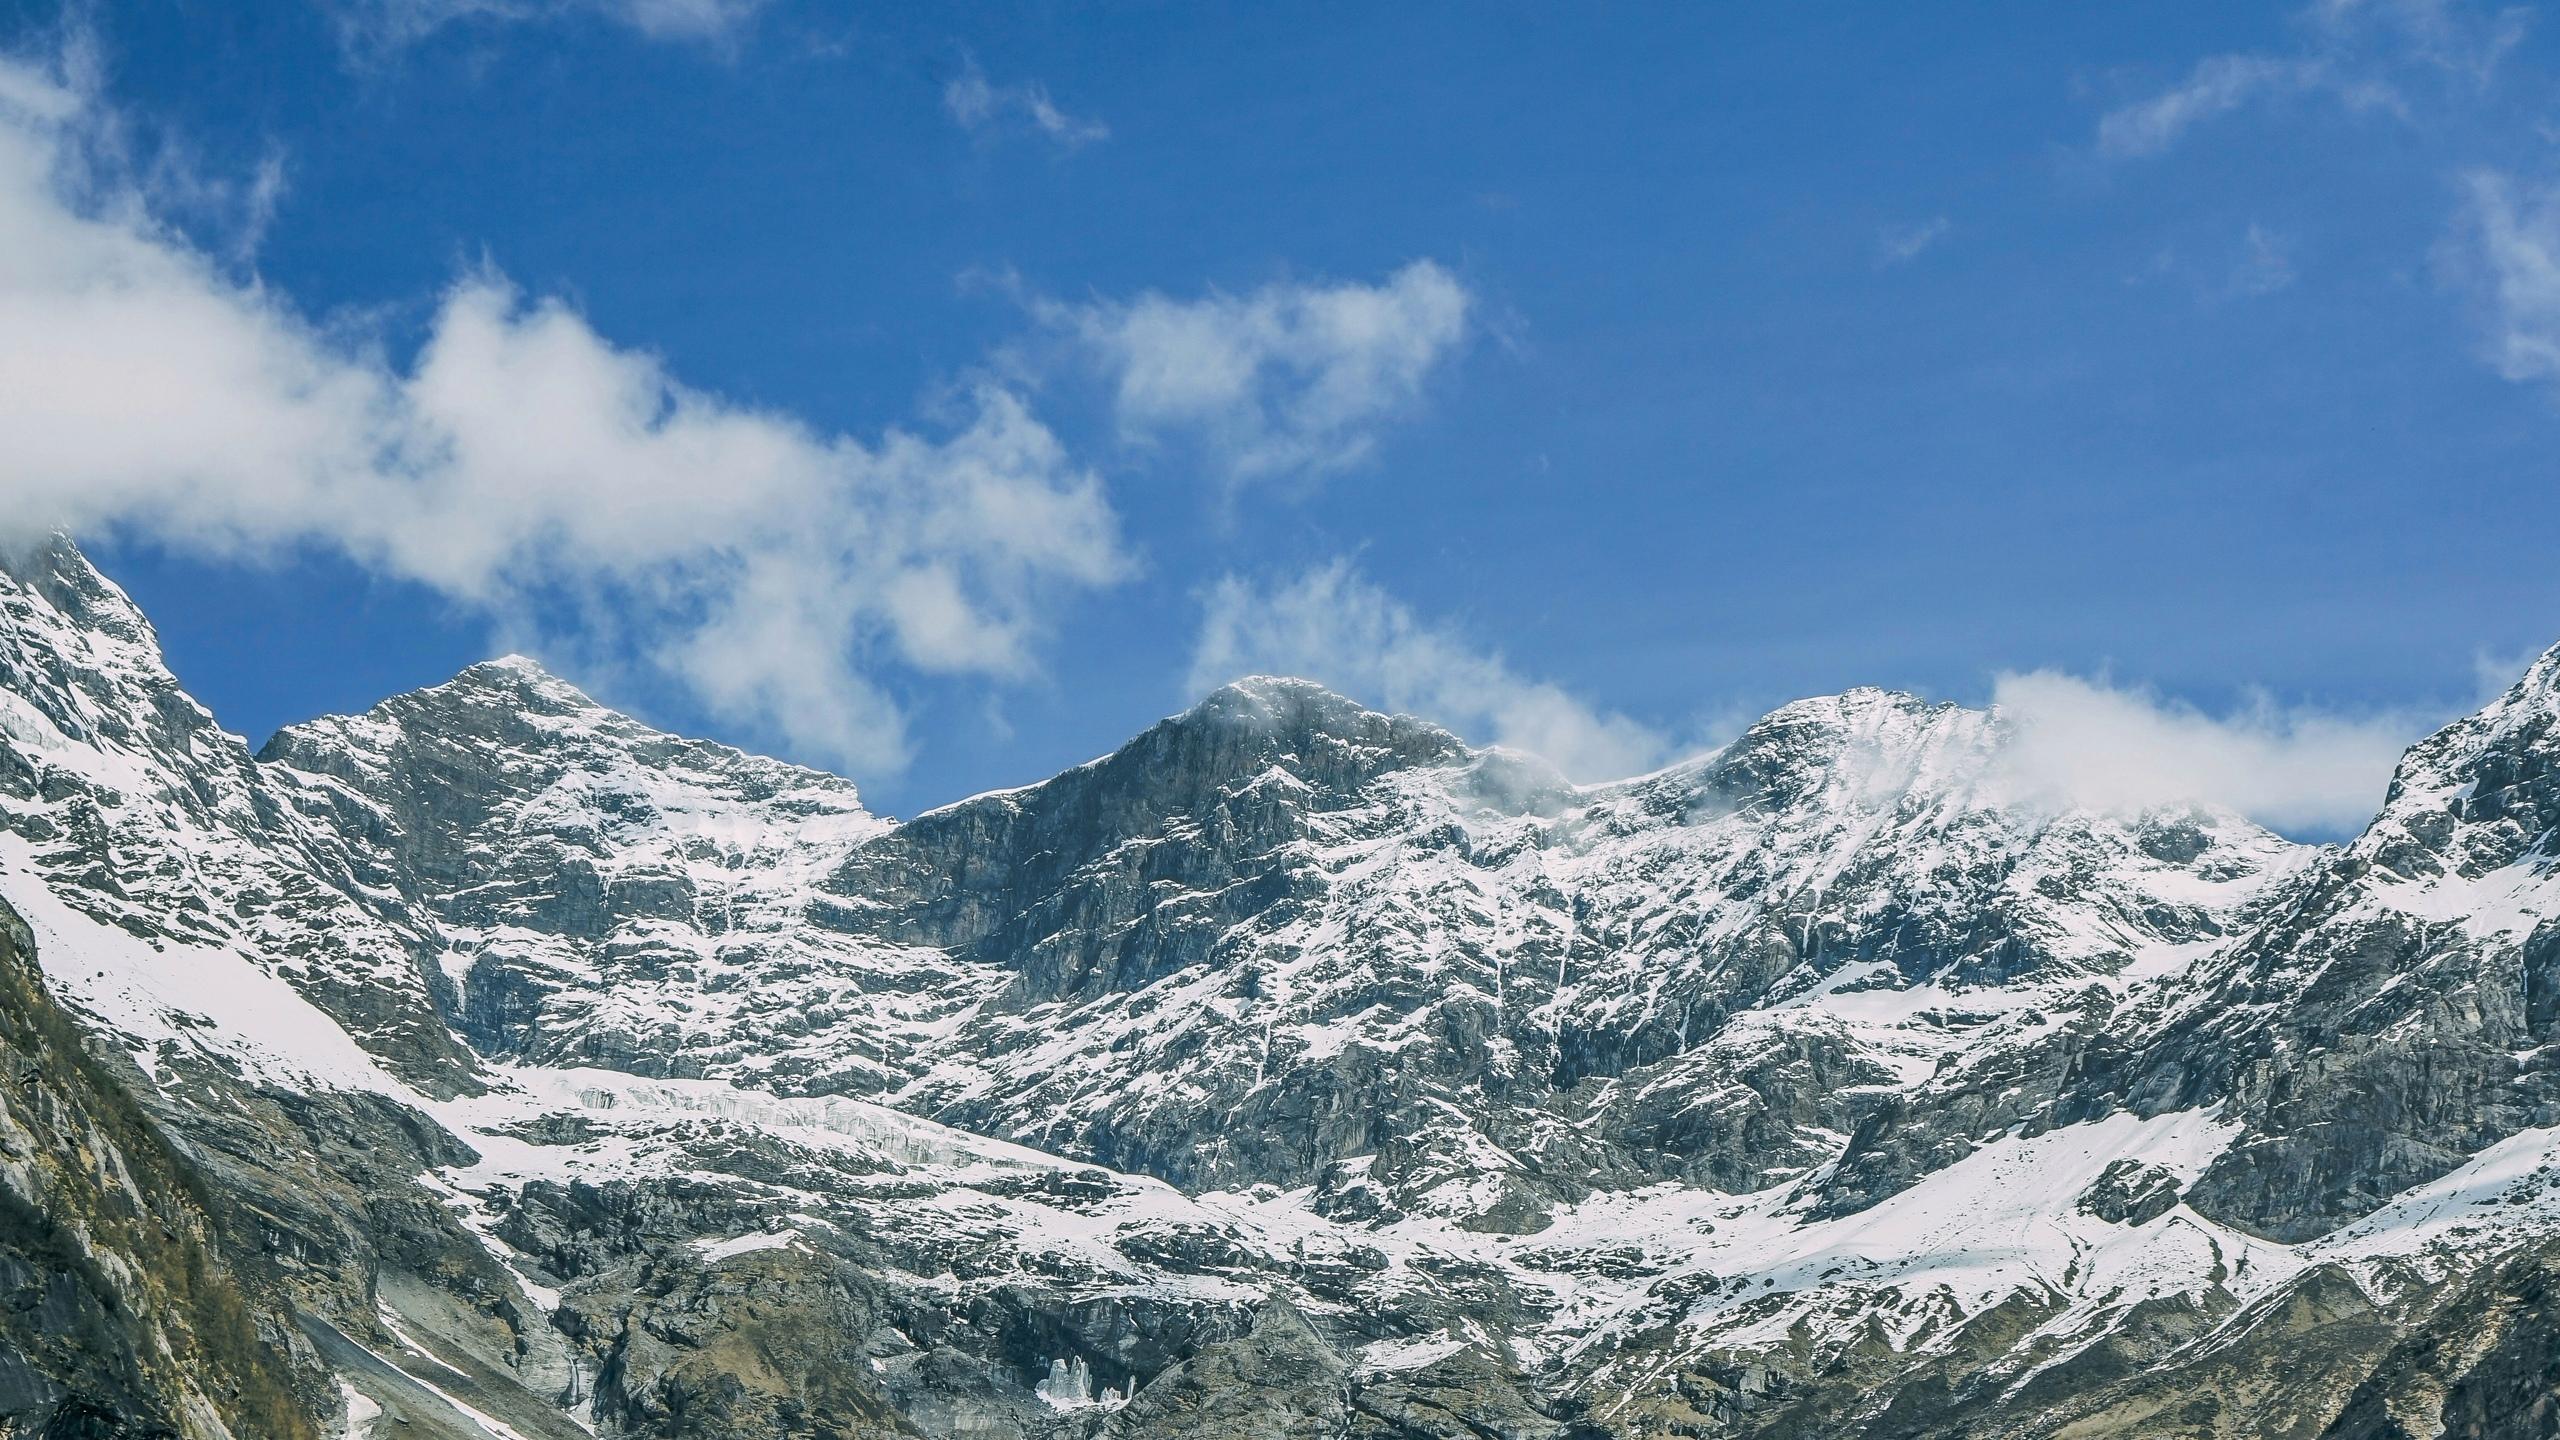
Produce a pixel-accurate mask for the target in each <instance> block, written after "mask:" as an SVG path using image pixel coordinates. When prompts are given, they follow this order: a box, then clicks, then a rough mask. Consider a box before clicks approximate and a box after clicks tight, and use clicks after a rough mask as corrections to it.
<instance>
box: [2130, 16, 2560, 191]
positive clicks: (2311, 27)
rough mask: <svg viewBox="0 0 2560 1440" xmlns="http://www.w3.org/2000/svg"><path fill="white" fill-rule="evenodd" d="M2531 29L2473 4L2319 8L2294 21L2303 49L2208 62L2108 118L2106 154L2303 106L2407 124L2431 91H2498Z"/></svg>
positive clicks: (2166, 144) (2147, 152)
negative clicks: (2304, 100) (2258, 112)
mask: <svg viewBox="0 0 2560 1440" xmlns="http://www.w3.org/2000/svg"><path fill="white" fill-rule="evenodd" d="M2526 23H2527V14H2526V12H2524V11H2523V10H2521V9H2517V8H2514V7H2505V6H2475V5H2472V4H2467V3H2465V0H2316V3H2314V4H2311V5H2309V6H2307V7H2305V8H2304V9H2302V10H2301V11H2299V12H2298V13H2296V14H2295V16H2294V17H2293V28H2294V30H2295V32H2296V36H2297V40H2296V43H2295V44H2294V45H2293V46H2291V47H2289V48H2286V49H2282V50H2278V51H2272V52H2259V53H2248V52H2234V53H2229V54H2221V55H2208V56H2206V57H2204V58H2203V59H2201V60H2198V61H2196V62H2195V64H2194V65H2193V66H2192V67H2190V68H2189V70H2188V71H2187V74H2186V75H2185V76H2184V78H2182V79H2180V80H2179V81H2178V82H2177V83H2176V84H2173V85H2171V86H2169V87H2168V88H2166V89H2164V90H2160V91H2158V92H2156V93H2153V94H2150V95H2146V96H2143V97H2142V98H2140V99H2136V100H2132V101H2128V102H2127V103H2125V104H2122V105H2118V106H2116V107H2115V108H2113V109H2110V110H2108V111H2107V112H2106V113H2105V114H2104V115H2102V116H2100V117H2099V119H2098V129H2097V143H2096V148H2097V153H2098V154H2099V155H2100V156H2101V157H2103V158H2106V159H2110V160H2126V159H2135V158H2141V157H2146V156H2155V155H2160V154H2163V153H2165V152H2167V151H2169V150H2171V149H2173V148H2175V147H2176V146H2177V145H2178V144H2179V143H2180V142H2181V141H2183V140H2184V139H2186V137H2187V136H2188V135H2189V134H2190V133H2191V132H2193V131H2195V130H2197V129H2199V128H2201V127H2202V126H2204V125H2206V124H2207V123H2209V122H2211V121H2214V120H2216V119H2219V118H2221V117H2223V116H2226V115H2230V114H2232V113H2233V112H2235V111H2239V110H2242V109H2244V108H2247V107H2249V106H2252V105H2259V104H2266V103H2271V102H2276V101H2281V100H2286V99H2291V98H2298V97H2320V98H2324V99H2326V100H2329V101H2332V102H2334V103H2336V104H2338V105H2340V106H2343V107H2345V108H2346V109H2348V110H2351V111H2358V112H2367V111H2377V112H2383V113H2388V114H2393V115H2398V116H2402V117H2404V118H2406V117H2409V116H2411V115H2412V114H2413V113H2414V112H2415V108H2416V100H2415V97H2416V95H2417V94H2418V93H2420V92H2421V91H2422V90H2423V89H2424V87H2426V86H2427V85H2430V84H2432V85H2436V86H2438V87H2443V86H2447V85H2449V86H2450V87H2452V91H2454V92H2460V91H2473V92H2476V91H2479V90H2482V89H2485V88H2486V87H2488V86H2489V85H2490V83H2491V82H2492V80H2493V79H2494V77H2495V75H2496V72H2497V69H2498V66H2499V64H2500V62H2501V61H2503V60H2504V59H2505V57H2506V55H2507V52H2508V51H2510V50H2512V49H2514V48H2515V46H2516V44H2517V42H2518V41H2520V40H2521V39H2522V38H2523V36H2524V29H2525V25H2526Z"/></svg>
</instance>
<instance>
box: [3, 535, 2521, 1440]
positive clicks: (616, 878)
mask: <svg viewBox="0 0 2560 1440" xmlns="http://www.w3.org/2000/svg"><path fill="white" fill-rule="evenodd" d="M2009 744H2010V737H2009V734H2008V731H2007V728H2006V722H2004V721H2003V720H2002V719H2001V718H2000V717H1999V716H1998V715H1996V714H1988V713H1985V712H1980V711H1973V710H1967V709H1963V708H1960V707H1955V706H1948V705H1931V704H1927V703H1924V702H1922V701H1920V700H1917V699H1914V698H1912V697H1910V696H1907V695H1899V694H1893V693H1889V692H1884V691H1876V690H1859V691H1852V692H1849V693H1847V694H1844V695H1839V696H1832V697H1825V698H1821V699H1814V700H1807V701H1801V702H1798V703H1796V704H1793V705H1790V706H1787V707H1785V708H1783V709H1781V710H1779V711H1776V712H1775V713H1773V714H1771V715H1769V716H1767V717H1765V718H1763V719H1762V720H1761V721H1759V722H1758V723H1757V724H1755V725H1753V726H1752V727H1751V728H1750V729H1749V730H1748V731H1747V732H1746V733H1745V734H1744V735H1743V736H1742V737H1741V738H1740V739H1738V740H1736V741H1735V742H1734V743H1733V744H1731V745H1729V746H1727V747H1725V748H1724V749H1722V750H1720V751H1718V752H1716V753H1714V754H1711V755H1708V756H1705V757H1702V758H1700V759H1697V760H1695V761H1692V762H1689V763H1686V764H1683V765H1680V766H1677V767H1674V768H1672V769H1670V770H1667V771H1664V772H1662V773H1660V774H1656V775H1652V776H1647V777H1643V778H1640V779H1636V780H1631V781H1624V782H1619V783H1616V784H1610V785H1601V786H1576V785H1572V784H1569V783H1567V782H1566V781H1565V780H1564V779H1563V778H1562V777H1561V776H1560V775H1558V774H1556V773H1555V772H1553V771H1552V770H1551V769H1549V768H1548V767H1546V766H1545V765H1544V764H1542V763H1541V762H1539V761H1537V760H1535V759H1533V758H1530V757H1527V756H1522V755H1518V754H1513V753H1508V752H1503V751H1499V750H1481V749H1475V748H1471V747H1469V746H1467V745H1466V744H1464V743H1463V742H1461V741H1460V740H1458V739H1457V738H1456V737H1454V736H1452V735H1450V734H1448V733H1447V732H1445V731H1442V730H1440V729H1438V728H1436V727H1434V726H1431V725H1429V724H1426V723H1424V722H1421V721H1417V720H1414V719H1411V718H1408V717H1398V716H1387V715H1380V714H1377V713H1374V712H1371V711H1368V710H1366V709H1364V708H1362V707H1360V706H1358V705H1356V704H1354V703H1352V702H1350V701H1348V700H1345V699H1343V698H1342V697H1340V696H1337V695H1333V694H1330V693H1328V692H1326V691H1324V690H1322V689H1320V688H1317V687H1315V686H1312V685H1307V684H1305V683H1302V682H1298V681H1289V680H1250V681H1244V682H1240V683H1238V684H1236V685H1233V686H1230V687H1228V688H1226V689H1224V690H1221V691H1219V692H1217V693H1216V694H1214V695H1212V696H1210V697H1209V698H1207V699H1206V700H1204V701H1202V702H1201V703H1200V704H1199V705H1198V706H1196V707H1194V708H1193V709H1191V710H1189V711H1187V712H1185V713H1184V714H1181V715H1178V716H1175V717H1172V718H1170V719H1167V720H1165V721H1163V722H1162V723H1160V724H1158V725H1157V726H1155V727H1153V728H1152V729H1150V730H1148V731H1147V732H1146V733H1144V734H1142V735H1140V736H1138V737H1137V738H1136V739H1134V740H1132V741H1131V742H1130V743H1129V744H1128V745H1126V746H1124V747H1122V748H1121V749H1120V750H1118V751H1115V752H1114V753H1113V754H1111V755H1108V756H1105V757H1103V758H1101V759H1098V760H1095V761H1093V762H1091V763H1090V764H1087V765H1083V766H1080V767H1077V768H1076V769H1074V770H1070V771H1068V772H1066V773H1065V774H1062V775H1060V776H1058V777H1056V778H1055V779H1052V780H1049V781H1046V782H1044V783H1041V784H1039V785H1034V786H1030V787H1026V788H1024V789H1020V790H1013V791H1006V792H1001V793H997V794H992V795H985V796H980V797H977V798H974V799H971V800H967V801H963V802H961V803H959V804H957V805H953V806H949V807H946V808H944V809H940V810H936V811H933V812H930V813H928V814H925V815H922V816H919V817H916V818H914V819H912V820H907V821H903V822H899V821H891V820H888V819H885V818H882V817H878V816H874V815H872V814H870V813H869V812H868V811H867V810H865V809H864V807H863V805H862V803H861V800H860V797H859V795H858V793H857V791H856V790H855V787H854V786H853V785H851V784H850V783H848V782H846V781H844V780H842V779H839V778H836V777H833V776H828V775H824V774H820V773H817V772H813V771H809V770H805V769H801V768H798V767H794V766H790V765H786V764H782V763H779V762H776V761H772V760H767V759H762V758H758V757H755V756H751V755H747V754H743V753H741V752H739V751H736V750H732V749H729V748H728V747H725V746H720V745H715V744H710V743H707V742H702V741H692V740H684V739H680V738H677V737H673V736H669V735H665V734H662V733H659V732H657V731H655V730H652V729H650V728H649V727H647V726H644V725H642V724H640V723H638V722H636V721H634V720H632V719H630V718H629V717H627V716H623V715H619V714H616V713H614V712H612V711H610V710H607V709H605V708H603V707H602V706H599V705H597V704H596V703H595V702H593V701H592V700H590V699H588V698H587V697H586V696H585V695H583V694H581V693H580V692H579V691H577V690H576V689H574V688H573V687H571V686H569V685H567V684H566V683H564V682H562V681H560V680H559V679H557V678H556V677H553V676H551V675H549V674H547V673H545V672H544V671H542V670H541V669H540V668H539V667H538V666H536V665H534V664H532V663H531V662H529V661H524V660H521V659H508V660H501V661H493V662H490V663H488V664H484V665H478V666H474V667H472V668H471V669H469V670H467V671H465V672H463V673H462V674H461V675H460V676H457V677H456V678H455V679H454V680H452V681H450V682H448V683H446V684H444V685H441V686H437V687H434V688H432V689H428V690H424V691H419V692H417V693H415V694H411V695H405V696H401V697H398V698H395V699H392V700H389V701H386V702H384V703H383V704H382V705H380V706H377V707H376V708H374V709H373V710H371V711H369V712H367V713H365V714H363V715H360V716H351V717H335V718H331V719H326V720H321V721H316V722H313V723H311V724H308V725H302V726H296V727H294V728H292V729H289V730H287V731H284V732H283V733H281V734H279V735H277V736H276V737H275V738H274V739H273V740H272V741H271V742H269V744H268V745H267V746H266V747H265V748H264V749H263V750H261V751H259V752H258V753H256V754H255V755H252V754H251V753H250V751H249V750H248V748H247V747H246V746H245V745H244V744H243V743H242V742H241V741H240V740H239V739H238V738H237V737H235V736H232V735H229V734H227V733H225V732H224V731H222V730H221V729H220V728H219V726H218V725H216V724H215V722H214V720H213V717H212V716H210V715H209V714H207V713H206V711H205V710H204V709H203V708H202V707H201V706H199V705H197V704H196V703H195V702H194V701H193V700H192V699H191V698H189V697H188V696H187V695H186V694H185V693H184V691H183V690H182V689H181V688H180V687H179V686H178V684H177V683H176V681H175V680H174V679H173V678H172V677H171V676H170V675H169V673H168V671H167V669H166V667H165V665H164V664H163V663H162V661H161V657H160V655H159V652H158V648H157V644H156V641H155V640H154V638H153V636H152V633H151V629H150V626H149V624H148V622H147V621H145V620H144V619H143V617H142V616H141V615H140V614H139V613H138V612H137V611H136V610H135V609H134V607H133V606H132V605H131V603H130V602H129V601H127V600H126V598H125V597H124V596H123V595H122V593H121V592H119V591H118V590H116V588H115V587H114V586H113V585H112V584H111V583H109V582H108V581H107V580H105V579H104V578H103V577H101V576H100V575H99V574H98V573H97V572H96V571H95V570H94V569H93V568H92V567H91V566H90V565H89V564H88V562H87V561H86V560H85V559H84V558H83V557H82V556H81V555H80V554H79V552H78V551H77V550H76V549H74V548H73V547H72V546H70V545H69V544H68V543H67V542H57V543H54V544H52V545H50V546H45V547H40V548H38V549H36V550H34V551H32V552H28V553H24V554H20V555H16V556H13V557H10V558H8V559H7V560H6V562H5V563H4V564H0V897H5V900H6V901H7V903H8V904H9V905H10V906H11V907H13V911H12V913H13V915H14V917H15V918H14V920H13V921H12V922H10V923H8V924H0V1050H5V1053H0V1061H4V1062H5V1063H6V1065H7V1067H8V1070H9V1077H10V1080H11V1085H10V1088H9V1089H8V1090H7V1091H6V1092H5V1093H4V1094H0V1290H5V1291H6V1294H7V1296H8V1302H9V1303H8V1304H7V1306H5V1307H0V1436H6V1435H19V1434H24V1435H43V1436H48V1437H50V1436H56V1435H59V1436H65V1437H69V1436H78V1437H90V1436H119V1435H133V1436H170V1435H175V1436H188V1437H200V1436H222V1435H229V1436H233V1437H239V1440H258V1437H267V1436H276V1437H299V1436H302V1435H306V1434H308V1435H328V1434H352V1435H381V1436H390V1435H401V1436H418V1437H433V1440H443V1437H457V1440H537V1437H544V1440H549V1437H557V1440H572V1437H579V1436H587V1435H596V1436H608V1437H611V1436H650V1437H660V1436H663V1437H676V1436H688V1437H729V1436H736V1437H748V1436H755V1437H765V1436H792V1437H804V1436H805V1437H844V1436H856V1435H929V1436H958V1435H968V1436H987V1437H1073V1440H1091V1437H1102V1436H1111V1437H1123V1436H1125V1437H1139V1436H1176V1435H1184V1436H1239V1437H1241V1436H1256V1437H1259V1436H1273V1437H1279V1436H1308V1437H1318V1436H1354V1435H1357V1436H1377V1437H1400V1440H1402V1437H1411V1440H1421V1437H1440V1436H1449V1437H1459V1436H1470V1437H1506V1440H1508V1437H1522V1440H1526V1437H1554V1440H1563V1437H1573V1440H1601V1437H1613V1436H1650V1435H1697V1436H1736V1437H1743V1436H1771V1437H1775V1436H1811V1435H1823V1436H1835V1435H1839V1436H1866V1437H1885V1436H1922V1435H1928V1436H1986V1437H1987V1436H2066V1435H2068V1436H2119V1435H2161V1436H2172V1435H2174V1436H2306V1437H2308V1436H2322V1435H2330V1436H2341V1437H2346V1436H2353V1437H2368V1436H2370V1437H2382V1436H2410V1437H2416V1436H2432V1435H2438V1434H2447V1435H2464V1436H2500V1437H2503V1436H2517V1437H2521V1436H2529V1435H2530V1436H2539V1435H2547V1434H2550V1433H2554V1431H2555V1428H2560V1400H2555V1396H2556V1395H2560V1359H2555V1358H2554V1357H2555V1356H2556V1355H2560V1345H2555V1341H2560V1334H2555V1331H2560V1309H2555V1304H2554V1298H2553V1296H2554V1284H2555V1276H2554V1266H2555V1264H2560V1081H2556V1080H2555V1078H2554V1074H2553V1065H2552V1061H2553V1057H2554V1055H2555V1053H2560V1052H2555V1050H2554V1042H2555V1040H2560V877H2555V875H2554V864H2555V853H2556V852H2560V652H2554V654H2552V655H2546V656H2545V657H2543V658H2542V659H2541V660H2540V661H2539V662H2537V663H2536V664H2535V665H2534V667H2533V668H2532V670H2531V671H2530V672H2529V673H2528V674H2527V675H2526V676H2525V677H2524V678H2523V679H2522V680H2521V681H2520V682H2519V683H2518V684H2517V685H2516V686H2515V687H2514V688H2513V689H2512V690H2510V691H2509V692H2508V693H2507V694H2506V695H2505V696H2503V697H2502V698H2500V699H2499V700H2497V701H2496V702H2494V703H2492V704H2491V705H2490V706H2488V707H2487V708H2486V709H2484V710H2483V711H2481V712H2480V713H2479V714H2478V715H2475V716H2472V717H2470V718H2468V719H2465V720H2463V721H2461V722H2458V723H2457V724H2455V725H2452V726H2450V727H2448V728H2446V729H2445V730H2444V731H2442V732H2440V733H2438V734H2437V735H2435V736H2433V737H2430V738H2429V739H2427V740H2426V741H2424V742H2422V743H2421V744H2419V745H2418V746H2416V747H2415V748H2413V749H2412V750H2411V751H2410V752H2409V754H2408V756H2407V758H2406V759H2405V760H2404V761H2403V763H2402V765H2401V767H2400V770H2399V773H2398V775H2397V776H2396V777H2395V778H2394V781H2393V783H2392V786H2391V790H2390V793H2389V795H2388V796H2387V797H2385V798H2384V799H2383V802H2382V807H2381V810H2380V812H2379V813H2378V815H2377V817H2376V818H2375V820H2374V821H2373V823H2372V824H2371V825H2370V826H2369V827H2368V828H2367V829H2366V830H2365V831H2364V832H2363V833H2362V834H2360V835H2359V836H2358V837H2357V838H2355V839H2354V840H2353V841H2351V842H2349V843H2346V844H2344V845H2339V846H2330V847H2312V846H2304V845H2299V844H2296V843H2293V842H2290V841H2287V840H2285V839H2283V838H2281V837H2278V836H2276V835H2273V834H2270V833H2268V832H2266V831H2265V830H2262V829H2260V828H2258V827H2256V826H2254V825H2252V824H2250V823H2249V822H2248V821H2246V820H2245V819H2243V818H2241V817H2239V816H2237V815H2232V814H2228V813H2223V812H2217V811H2212V810H2205V809H2178V810H2173V811H2161V812H2155V813H2148V814H2140V815H2112V814H2097V813H2090V812H2079V811H2070V810H2056V809H2054V808H2052V807H2050V806H2048V805H2044V804H2041V803H2038V801H2037V800H2036V798H2035V797H2034V796H2033V794H2032V793H2030V792H2029V791H2028V790H2026V789H2025V788H2023V787H2021V786H2020V785H2019V784H2017V783H2016V777H2015V776H2014V774H2013V773H2012V771H2011V769H2010V767H2009V765H2008V760H2007V757H2008V755H2009V750H2008V746H2009ZM36 965H40V966H41V972H42V973H41V977H39V976H38V974H37V973H36V970H35V969H34V968H33V967H34V966H36Z"/></svg>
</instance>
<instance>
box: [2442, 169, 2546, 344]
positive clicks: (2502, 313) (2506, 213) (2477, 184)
mask: <svg viewBox="0 0 2560 1440" xmlns="http://www.w3.org/2000/svg"><path fill="white" fill-rule="evenodd" d="M2466 192H2467V203H2466V205H2465V206H2464V209H2463V213H2462V221H2461V224H2460V227H2459V229H2458V231H2457V235H2456V243H2455V244H2454V245H2453V246H2452V247H2450V249H2449V251H2448V254H2449V257H2450V258H2451V260H2452V262H2453V265H2452V268H2453V270H2454V273H2455V275H2456V277H2457V279H2458V280H2460V281H2461V282H2463V283H2465V284H2467V285H2468V286H2469V288H2470V289H2471V290H2472V292H2473V293H2474V295H2475V297H2476V298H2477V300H2478V302H2479V306H2480V310H2481V313H2482V316H2483V320H2484V323H2485V329H2486V331H2487V335H2486V339H2487V348H2488V356H2489V361H2490V363H2491V364H2493V365H2495V366H2496V367H2497V370H2498V373H2499V374H2501V375H2503V376H2505V377H2506V378H2508V379H2510V380H2531V381H2560V186H2548V185H2519V184H2518V183H2516V181H2515V180H2513V179H2512V178H2511V177H2508V176H2505V175H2501V174H2498V173H2496V172H2493V171H2482V172H2479V173H2476V174H2474V175H2472V176H2471V177H2470V178H2469V182H2468V184H2467V186H2466Z"/></svg>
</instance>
